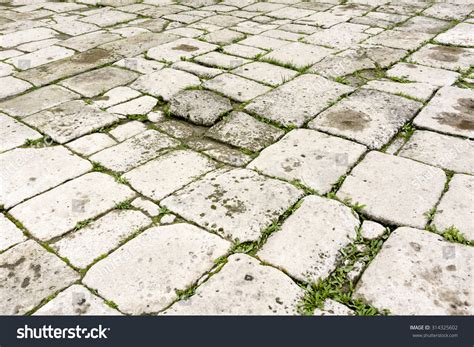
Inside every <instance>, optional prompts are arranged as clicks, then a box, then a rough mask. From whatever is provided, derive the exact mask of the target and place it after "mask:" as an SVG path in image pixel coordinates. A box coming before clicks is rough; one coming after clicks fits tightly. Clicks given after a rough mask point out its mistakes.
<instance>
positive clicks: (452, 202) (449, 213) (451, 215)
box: [433, 157, 474, 240]
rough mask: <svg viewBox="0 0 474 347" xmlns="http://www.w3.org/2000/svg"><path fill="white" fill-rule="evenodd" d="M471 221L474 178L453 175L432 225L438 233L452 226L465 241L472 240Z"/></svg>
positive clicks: (472, 215)
mask: <svg viewBox="0 0 474 347" xmlns="http://www.w3.org/2000/svg"><path fill="white" fill-rule="evenodd" d="M471 158H472V157H471ZM473 220H474V178H473V177H472V176H469V175H456V174H455V175H454V176H453V178H452V179H451V181H450V182H449V189H448V191H447V192H446V193H445V194H444V196H443V197H442V198H441V201H440V203H439V205H438V206H437V209H436V214H435V217H434V220H433V224H434V225H435V226H436V228H437V229H438V230H439V231H444V230H445V229H448V228H450V227H452V226H454V227H455V228H456V229H458V230H459V231H460V232H461V233H462V234H463V235H464V236H465V237H466V239H467V240H474V225H473V223H472V221H473Z"/></svg>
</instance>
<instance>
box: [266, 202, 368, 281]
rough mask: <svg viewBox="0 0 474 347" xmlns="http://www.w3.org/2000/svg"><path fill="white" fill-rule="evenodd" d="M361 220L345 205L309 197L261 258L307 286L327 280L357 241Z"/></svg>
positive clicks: (268, 242) (270, 242) (267, 245)
mask: <svg viewBox="0 0 474 347" xmlns="http://www.w3.org/2000/svg"><path fill="white" fill-rule="evenodd" d="M358 226H359V219H358V218H357V217H356V216H354V214H353V213H352V211H351V209H350V208H349V207H347V206H345V205H343V204H342V203H340V202H338V201H335V200H330V199H325V198H320V197H318V196H308V197H306V198H304V199H303V203H302V204H301V206H300V207H299V208H298V209H297V210H296V212H294V213H293V214H292V215H291V216H290V217H288V219H287V220H285V222H284V223H283V225H282V227H281V230H279V231H277V232H275V233H273V234H272V235H270V237H269V238H268V240H267V242H266V243H265V244H264V245H263V247H262V249H261V250H260V251H259V252H258V253H257V256H258V257H259V258H260V259H262V260H263V261H265V262H267V263H270V264H272V265H274V266H277V267H278V268H281V269H283V270H285V271H286V272H287V273H289V274H290V275H291V276H292V277H295V278H297V279H299V280H301V281H306V282H318V280H324V279H325V278H326V277H327V276H328V275H329V274H330V273H331V272H332V271H333V270H334V269H335V268H336V266H337V265H338V260H339V256H340V253H339V252H340V251H341V250H342V249H343V248H344V247H346V246H347V245H348V244H349V243H351V242H352V241H353V240H354V239H355V237H356V228H357V227H358Z"/></svg>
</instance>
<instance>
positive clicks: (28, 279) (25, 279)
mask: <svg viewBox="0 0 474 347" xmlns="http://www.w3.org/2000/svg"><path fill="white" fill-rule="evenodd" d="M29 285H30V278H29V277H25V278H24V279H23V282H21V287H22V288H26V287H28V286H29Z"/></svg>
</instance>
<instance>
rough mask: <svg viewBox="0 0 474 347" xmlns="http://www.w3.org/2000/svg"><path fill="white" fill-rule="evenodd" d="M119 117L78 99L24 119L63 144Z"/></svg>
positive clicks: (113, 121) (109, 123)
mask: <svg viewBox="0 0 474 347" xmlns="http://www.w3.org/2000/svg"><path fill="white" fill-rule="evenodd" d="M118 119H119V118H118V116H117V115H113V114H110V113H107V112H104V111H101V110H100V109H98V108H95V107H92V106H89V105H87V104H86V103H85V102H84V101H82V100H76V101H69V102H65V103H63V104H60V105H57V106H55V107H52V108H49V109H47V110H44V111H41V112H39V113H35V114H33V115H31V116H28V117H26V118H23V121H24V122H25V123H26V124H28V125H31V126H34V127H36V128H38V129H39V130H40V131H42V132H43V133H45V134H46V135H48V136H50V137H51V138H52V139H53V140H54V141H56V142H58V143H61V144H62V143H66V142H68V141H71V140H74V139H77V138H79V137H81V136H82V135H86V134H88V133H90V132H92V131H94V130H97V129H100V128H102V127H106V126H108V125H111V124H113V123H115V122H116V121H118Z"/></svg>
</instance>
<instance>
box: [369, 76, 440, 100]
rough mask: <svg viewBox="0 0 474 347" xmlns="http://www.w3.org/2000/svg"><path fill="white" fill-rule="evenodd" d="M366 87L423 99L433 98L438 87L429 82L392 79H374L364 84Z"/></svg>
mask: <svg viewBox="0 0 474 347" xmlns="http://www.w3.org/2000/svg"><path fill="white" fill-rule="evenodd" d="M362 88H365V89H374V90H379V91H381V92H387V93H391V94H398V95H400V96H409V97H412V98H416V99H419V100H422V101H426V100H428V99H429V98H431V95H433V93H434V92H435V91H436V89H437V87H436V86H433V85H431V84H427V83H419V82H413V83H399V82H394V81H390V80H374V81H369V82H368V83H367V84H365V85H364V86H362Z"/></svg>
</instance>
